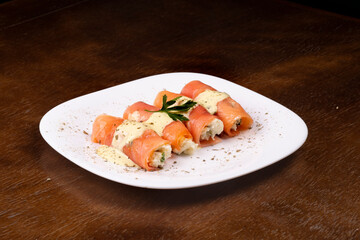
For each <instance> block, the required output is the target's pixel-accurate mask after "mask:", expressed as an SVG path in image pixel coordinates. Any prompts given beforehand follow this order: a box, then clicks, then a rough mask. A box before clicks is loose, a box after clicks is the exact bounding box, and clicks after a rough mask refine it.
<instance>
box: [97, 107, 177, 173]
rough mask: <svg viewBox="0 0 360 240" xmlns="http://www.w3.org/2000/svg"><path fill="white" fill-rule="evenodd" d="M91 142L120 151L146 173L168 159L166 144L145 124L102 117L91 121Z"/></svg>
mask: <svg viewBox="0 0 360 240" xmlns="http://www.w3.org/2000/svg"><path fill="white" fill-rule="evenodd" d="M110 139H111V140H110ZM91 140H92V141H93V142H95V143H100V144H104V145H107V146H111V147H112V148H115V149H118V150H120V151H121V152H123V153H124V154H125V155H126V156H127V157H128V158H129V159H131V160H132V161H133V162H134V163H136V164H137V165H138V166H140V167H142V168H144V169H146V170H148V171H153V170H157V169H161V168H163V166H164V163H165V160H166V159H167V158H169V157H170V156H171V146H170V143H169V141H167V140H164V139H162V138H161V137H160V136H159V135H158V134H157V133H156V132H155V131H154V130H152V129H150V128H149V127H148V126H146V125H145V124H143V123H140V122H136V121H130V120H124V119H122V118H118V117H113V116H109V115H105V114H103V115H100V116H98V117H97V118H96V119H95V121H94V124H93V131H92V134H91Z"/></svg>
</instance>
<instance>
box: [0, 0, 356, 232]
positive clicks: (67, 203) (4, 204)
mask: <svg viewBox="0 0 360 240" xmlns="http://www.w3.org/2000/svg"><path fill="white" fill-rule="evenodd" d="M179 71H189V72H200V73H207V74H211V75H215V76H219V77H222V78H225V79H229V80H231V81H233V82H235V83H238V84H240V85H242V86H244V87H247V88H249V89H251V90H254V91H256V92H259V93H260V94H263V95H265V96H267V97H269V98H271V99H274V100H275V101H277V102H279V103H281V104H283V105H285V106H286V107H288V108H290V109H292V110H293V111H294V112H296V113H297V114H299V115H300V116H301V117H302V118H303V119H304V121H305V122H306V123H307V126H308V128H309V136H308V139H307V141H306V143H305V144H304V145H303V147H302V148H300V149H299V150H298V151H297V152H295V153H294V154H292V155H291V156H289V157H287V158H285V159H284V160H282V161H280V162H278V163H276V164H274V165H271V166H269V167H267V168H265V169H262V170H260V171H257V172H255V173H252V174H249V175H246V176H243V177H240V178H237V179H234V180H231V181H227V182H223V183H219V184H214V185H210V186H206V187H200V188H194V189H184V190H150V189H141V188H136V187H130V186H126V185H122V184H118V183H114V182H111V181H108V180H105V179H103V178H100V177H98V176H95V175H94V174H92V173H89V172H87V171H86V170H83V169H82V168H80V167H78V166H76V165H75V164H73V163H71V162H70V161H68V160H66V159H65V158H64V157H62V156H61V155H60V154H58V153H57V152H56V151H54V150H53V149H52V148H51V147H50V146H49V145H48V144H47V143H46V142H45V141H44V140H43V139H42V137H41V135H40V133H39V129H38V124H39V121H40V119H41V117H42V116H43V115H44V114H45V113H46V112H47V111H48V110H50V109H51V108H52V107H54V106H56V105H57V104H60V103H62V102H64V101H66V100H69V99H72V98H74V97H77V96H80V95H83V94H86V93H90V92H93V91H96V90H100V89H103V88H106V87H110V86H114V85H117V84H120V83H124V82H127V81H131V80H134V79H137V78H141V77H145V76H149V75H153V74H159V73H165V72H179ZM359 81H360V21H359V20H357V19H354V18H350V17H343V16H341V15H336V14H331V13H327V12H325V11H320V10H313V9H311V8H307V7H302V6H300V5H296V4H293V3H289V2H282V1H102V0H93V1H75V0H74V1H71V0H68V1H50V0H48V1H45V0H42V1H33V0H13V1H9V2H5V3H3V4H1V5H0V114H1V118H0V123H1V125H0V126H1V130H0V137H1V139H2V141H1V142H0V149H1V154H0V239H20V238H21V239H24V238H25V239H55V238H59V239H73V238H79V239H359V238H360V161H359V154H360V151H359V143H360V141H359V132H360V131H359V130H360V129H359V119H360V111H359V104H360V101H359V100H360V97H359V96H360V84H359Z"/></svg>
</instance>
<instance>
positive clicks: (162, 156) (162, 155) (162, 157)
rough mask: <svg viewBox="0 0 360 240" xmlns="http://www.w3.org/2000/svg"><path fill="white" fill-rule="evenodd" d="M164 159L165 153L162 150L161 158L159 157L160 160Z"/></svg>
mask: <svg viewBox="0 0 360 240" xmlns="http://www.w3.org/2000/svg"><path fill="white" fill-rule="evenodd" d="M164 161H165V153H164V152H163V153H162V154H161V159H160V162H164Z"/></svg>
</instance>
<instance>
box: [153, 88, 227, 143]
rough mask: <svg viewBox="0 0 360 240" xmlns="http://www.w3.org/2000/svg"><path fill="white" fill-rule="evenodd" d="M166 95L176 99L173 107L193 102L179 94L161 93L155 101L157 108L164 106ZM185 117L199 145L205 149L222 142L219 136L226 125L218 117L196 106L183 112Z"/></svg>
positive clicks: (186, 123) (186, 124) (187, 125)
mask: <svg viewBox="0 0 360 240" xmlns="http://www.w3.org/2000/svg"><path fill="white" fill-rule="evenodd" d="M164 95H166V96H167V98H168V99H176V101H175V102H174V103H173V104H172V106H181V105H183V104H186V103H187V102H188V101H192V99H191V98H188V97H185V96H183V95H180V94H177V93H173V92H169V91H161V92H159V93H158V95H157V96H156V98H155V101H154V105H155V106H156V107H158V108H160V107H161V106H163V104H164V103H163V97H164ZM183 115H184V116H185V117H186V118H187V121H184V123H185V126H186V127H187V128H188V129H189V131H190V133H191V134H192V136H193V138H194V141H195V142H196V143H197V144H200V146H202V147H204V146H209V145H214V144H216V143H218V142H220V141H221V139H220V138H219V137H217V135H219V134H221V133H222V132H223V129H224V125H223V123H222V121H221V120H220V119H219V118H218V117H216V116H214V115H211V114H209V113H208V112H207V111H206V109H205V108H204V107H202V106H200V105H198V104H196V105H195V106H193V107H192V108H191V109H189V110H188V111H186V112H183Z"/></svg>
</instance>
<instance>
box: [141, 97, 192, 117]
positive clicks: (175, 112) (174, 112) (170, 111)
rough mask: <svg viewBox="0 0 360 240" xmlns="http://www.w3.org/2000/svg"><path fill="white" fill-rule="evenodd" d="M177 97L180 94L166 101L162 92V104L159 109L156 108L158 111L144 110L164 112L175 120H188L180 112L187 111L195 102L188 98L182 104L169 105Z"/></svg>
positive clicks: (174, 101)
mask: <svg viewBox="0 0 360 240" xmlns="http://www.w3.org/2000/svg"><path fill="white" fill-rule="evenodd" d="M179 98H181V96H179V97H176V98H174V99H171V100H170V101H167V96H166V94H164V96H163V105H162V107H161V109H160V110H158V111H149V110H145V111H147V112H164V113H166V114H167V115H168V116H169V117H170V118H171V119H172V120H174V121H177V120H179V121H181V122H184V121H189V119H188V118H187V117H185V116H184V115H182V114H181V113H186V112H188V111H189V110H190V109H191V108H192V107H194V106H195V105H196V104H197V103H196V102H194V101H192V100H189V101H187V102H186V103H184V104H182V105H179V106H174V107H170V106H172V105H173V104H174V103H176V100H178V99H179Z"/></svg>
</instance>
